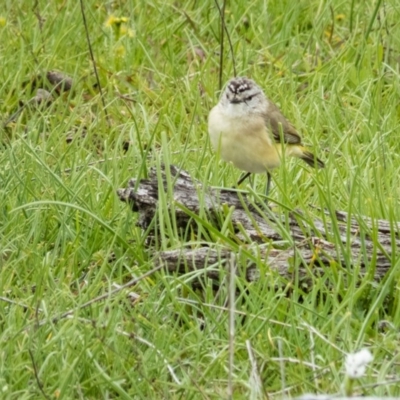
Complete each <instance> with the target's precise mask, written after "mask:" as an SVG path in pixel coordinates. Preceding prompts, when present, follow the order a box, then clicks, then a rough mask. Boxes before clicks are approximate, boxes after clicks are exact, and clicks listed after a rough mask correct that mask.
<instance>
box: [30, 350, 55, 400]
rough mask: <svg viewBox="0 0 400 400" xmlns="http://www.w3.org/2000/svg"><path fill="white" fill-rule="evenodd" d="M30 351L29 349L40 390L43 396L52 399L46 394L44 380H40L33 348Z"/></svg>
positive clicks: (48, 399)
mask: <svg viewBox="0 0 400 400" xmlns="http://www.w3.org/2000/svg"><path fill="white" fill-rule="evenodd" d="M28 351H29V356H30V357H31V361H32V367H33V373H34V374H35V379H36V382H37V384H38V387H39V390H40V392H41V393H42V395H43V397H44V398H45V399H47V400H50V397H49V396H48V395H47V394H46V392H45V391H44V389H43V384H42V382H40V379H39V375H38V371H37V367H36V363H35V359H34V358H33V353H32V351H31V349H28Z"/></svg>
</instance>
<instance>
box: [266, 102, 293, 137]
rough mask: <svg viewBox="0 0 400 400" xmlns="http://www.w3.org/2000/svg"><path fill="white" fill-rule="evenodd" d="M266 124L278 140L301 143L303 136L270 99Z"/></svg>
mask: <svg viewBox="0 0 400 400" xmlns="http://www.w3.org/2000/svg"><path fill="white" fill-rule="evenodd" d="M264 120H265V124H266V125H267V127H268V128H269V129H270V132H271V133H272V136H273V137H274V139H275V140H276V141H277V142H281V141H282V139H283V142H284V143H288V144H301V137H300V135H299V134H298V133H297V131H296V129H295V128H294V126H293V125H292V124H291V123H290V122H289V121H288V120H287V119H286V118H285V117H284V115H283V114H282V113H281V111H280V110H279V108H278V107H277V106H276V105H275V104H274V103H272V101H269V104H268V112H267V113H265V117H264Z"/></svg>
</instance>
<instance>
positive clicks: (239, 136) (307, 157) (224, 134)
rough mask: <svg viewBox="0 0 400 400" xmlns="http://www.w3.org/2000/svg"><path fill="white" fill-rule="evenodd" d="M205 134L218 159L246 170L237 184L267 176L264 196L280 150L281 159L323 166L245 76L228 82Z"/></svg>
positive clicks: (268, 187) (274, 106)
mask: <svg viewBox="0 0 400 400" xmlns="http://www.w3.org/2000/svg"><path fill="white" fill-rule="evenodd" d="M208 132H209V134H210V139H211V144H212V146H213V147H214V149H215V150H219V151H220V154H221V157H222V159H223V160H225V161H228V162H232V163H233V165H234V166H235V167H237V168H239V169H241V170H243V171H246V174H245V175H244V176H243V177H242V178H241V179H240V180H239V182H238V185H240V184H241V183H242V182H243V181H244V180H245V179H246V178H247V177H248V176H249V175H250V174H251V173H262V172H266V173H267V190H266V192H267V196H268V194H269V189H270V185H271V171H272V170H273V169H274V168H276V167H279V165H280V163H281V157H282V152H283V151H284V152H285V156H293V157H298V158H301V159H302V160H304V161H305V162H306V163H307V164H309V165H311V166H312V167H318V168H323V167H324V163H323V162H322V161H321V160H320V159H319V158H317V157H316V156H314V154H312V153H311V152H309V151H308V150H307V149H306V148H304V147H303V146H302V144H301V137H300V135H299V134H298V133H297V131H296V129H295V128H294V127H293V125H292V124H291V123H290V122H289V121H288V120H287V119H286V118H285V117H284V115H283V114H282V113H281V111H280V110H279V108H278V107H277V106H276V105H275V104H274V103H273V102H272V101H271V100H269V99H268V98H267V97H266V96H265V94H264V93H263V91H262V90H261V88H260V87H259V86H258V85H257V84H256V83H255V82H254V81H253V80H251V79H248V78H246V77H238V78H233V79H231V80H230V81H229V82H228V84H227V86H226V88H225V90H224V92H223V93H222V96H221V98H220V100H219V102H218V104H217V105H216V106H215V107H214V108H213V109H212V110H211V111H210V115H209V117H208ZM282 143H284V145H282Z"/></svg>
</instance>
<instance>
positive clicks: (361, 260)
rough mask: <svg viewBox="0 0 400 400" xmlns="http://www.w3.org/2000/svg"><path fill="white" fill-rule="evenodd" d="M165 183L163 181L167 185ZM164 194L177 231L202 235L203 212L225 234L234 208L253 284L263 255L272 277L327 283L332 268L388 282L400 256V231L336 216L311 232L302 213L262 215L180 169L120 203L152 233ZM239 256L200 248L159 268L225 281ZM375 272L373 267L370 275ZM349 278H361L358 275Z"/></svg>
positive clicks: (131, 187) (135, 186) (152, 177)
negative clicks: (223, 273)
mask: <svg viewBox="0 0 400 400" xmlns="http://www.w3.org/2000/svg"><path fill="white" fill-rule="evenodd" d="M166 172H168V173H166ZM158 176H161V177H162V179H161V180H162V181H161V182H159V180H158ZM167 180H170V181H171V182H173V185H172V187H173V192H172V193H170V194H169V195H168V190H167V188H168V185H167ZM169 187H171V185H169ZM160 191H163V195H165V196H167V198H168V205H169V210H171V206H172V205H173V209H174V218H175V221H176V224H177V227H178V228H180V229H182V231H186V230H187V228H188V225H191V224H192V225H193V227H195V219H193V215H199V213H200V212H202V213H203V215H204V213H205V214H206V215H207V217H208V218H209V219H208V220H209V221H210V220H211V221H212V223H213V225H214V226H215V227H218V226H219V222H218V221H220V220H221V218H218V215H221V213H222V212H223V210H225V212H226V209H227V207H228V208H230V207H232V209H233V211H232V214H231V224H232V226H233V227H234V236H235V237H234V238H232V239H233V240H234V241H235V242H236V243H239V244H240V246H238V247H240V248H241V249H243V252H244V253H245V254H247V255H248V262H247V263H246V269H245V270H246V278H247V279H248V280H249V281H252V280H255V279H257V278H258V277H259V269H260V268H259V267H260V264H259V257H258V258H257V257H256V255H255V254H254V256H253V257H252V256H251V252H252V251H253V253H254V251H255V250H256V252H258V254H260V255H261V256H262V260H263V265H265V266H267V270H268V271H271V272H276V273H278V274H279V275H281V276H284V277H287V278H291V277H293V274H294V273H296V274H298V277H299V278H305V277H308V278H310V276H320V275H323V273H324V270H325V268H330V267H333V266H336V267H338V266H345V267H359V272H360V274H364V275H365V274H366V273H367V270H368V271H372V273H371V272H369V273H370V274H371V276H370V277H369V278H370V279H371V280H373V279H375V280H380V279H381V278H382V277H383V276H384V275H385V274H386V272H387V271H388V270H389V268H390V267H391V264H392V252H393V250H395V251H398V250H399V248H400V240H399V238H398V225H397V223H395V224H393V223H391V222H390V221H386V220H373V219H370V218H366V217H362V218H361V217H355V216H349V215H348V214H347V213H346V212H344V211H336V212H334V213H331V214H329V215H328V216H326V217H325V218H323V219H318V218H315V219H314V220H313V221H312V223H311V224H310V223H309V218H308V219H306V218H303V217H302V213H301V212H300V211H299V210H294V211H293V212H291V213H289V215H286V216H282V215H278V214H276V213H274V212H272V211H271V210H270V209H268V208H266V207H264V208H262V207H255V206H254V205H253V204H252V203H251V202H249V201H248V200H247V199H246V196H245V195H244V194H243V193H240V192H239V191H235V190H221V189H215V188H212V187H207V188H205V187H204V186H203V185H202V184H201V182H199V181H196V180H193V179H192V178H191V177H190V175H189V174H188V173H187V172H185V171H182V170H179V169H178V168H177V167H175V166H171V167H170V168H169V171H166V170H165V169H163V170H162V171H159V173H157V170H156V169H151V170H150V172H149V177H148V179H141V180H137V179H131V180H130V181H129V183H128V186H127V188H125V189H119V190H118V196H119V198H120V199H121V201H124V202H126V203H129V204H130V206H131V208H132V211H134V212H137V213H138V221H137V224H138V226H140V227H141V228H142V229H147V228H148V227H149V226H150V224H151V222H152V221H153V219H154V217H155V215H156V213H157V206H158V198H159V194H160ZM191 214H193V215H191ZM337 233H339V235H340V240H341V244H340V245H339V246H338V245H337V244H335V243H333V242H331V241H330V238H332V237H333V236H334V235H335V236H336V235H337ZM260 244H263V246H260ZM266 244H269V245H266ZM232 251H233V250H232V246H226V247H224V246H223V245H221V244H219V245H217V244H215V243H207V245H205V246H203V247H198V248H190V249H188V248H183V249H179V250H170V251H162V252H159V253H158V255H157V262H158V263H161V264H164V265H165V267H166V268H167V269H168V270H169V271H178V272H185V271H196V270H204V271H205V272H206V274H207V276H208V277H211V278H218V275H219V270H220V269H219V268H218V266H220V265H221V264H224V263H225V261H226V260H229V259H230V255H231V253H232ZM394 256H395V255H393V257H394ZM257 260H258V261H257ZM371 264H373V267H372V268H368V269H367V268H366V267H367V266H368V267H371ZM348 271H349V273H353V271H354V268H348Z"/></svg>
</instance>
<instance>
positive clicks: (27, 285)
mask: <svg viewBox="0 0 400 400" xmlns="http://www.w3.org/2000/svg"><path fill="white" fill-rule="evenodd" d="M85 9H86V13H87V20H88V25H89V31H90V36H91V40H92V45H93V50H94V54H95V57H96V63H97V67H98V70H99V74H100V81H101V85H102V87H103V91H104V100H105V102H106V111H107V114H108V116H109V123H108V122H107V118H106V114H105V110H104V109H103V107H102V103H101V99H100V97H99V94H98V90H97V89H96V87H95V86H94V85H95V83H96V81H95V78H94V74H93V68H92V64H91V61H90V58H89V55H88V47H87V43H86V41H85V32H84V27H83V23H82V16H81V12H80V7H79V4H78V3H77V2H42V1H39V2H37V3H36V5H32V2H28V1H21V2H11V1H7V2H6V3H5V6H4V7H3V8H2V10H1V12H0V51H1V54H2V68H1V69H0V82H2V84H1V86H0V99H1V101H0V110H1V114H2V120H3V121H5V120H6V119H7V118H8V117H9V116H10V115H11V114H12V113H14V112H15V111H16V110H17V109H18V107H19V102H21V101H22V102H26V101H28V100H29V99H30V98H31V97H32V96H33V95H34V94H35V85H37V82H38V81H39V80H40V79H42V78H43V77H44V75H45V73H46V72H47V71H49V70H54V69H57V70H61V71H63V72H64V73H66V74H68V75H69V76H71V77H72V79H73V81H74V88H73V91H71V92H70V93H65V94H63V95H62V96H59V97H57V96H55V97H56V100H55V101H54V102H53V103H52V105H51V106H50V107H49V108H42V109H38V110H37V109H34V108H29V107H27V108H25V109H24V110H23V112H22V113H21V114H20V115H19V117H18V118H17V119H16V120H15V121H14V122H12V123H10V124H8V125H7V127H5V128H4V127H2V128H1V131H0V132H1V133H0V135H1V142H2V149H1V152H0V182H1V185H0V213H1V216H0V266H1V275H0V278H1V279H0V293H1V296H2V300H1V301H0V323H1V331H0V332H1V333H0V341H1V349H2V350H1V357H0V360H1V361H0V371H1V373H0V391H1V393H2V394H1V397H2V398H7V399H14V398H18V399H33V398H40V397H47V398H58V399H71V398H76V399H109V398H117V397H118V398H125V399H136V398H137V399H140V398H176V399H178V398H185V399H197V398H210V399H213V398H215V399H219V398H228V396H229V394H228V380H229V376H228V375H229V374H228V370H229V364H228V360H229V331H228V323H229V313H228V311H227V309H226V298H227V295H228V291H229V290H228V288H227V285H226V282H227V279H228V277H227V275H226V271H225V269H223V268H219V266H218V265H217V266H214V267H215V268H219V269H220V274H221V279H222V281H223V282H224V284H222V285H221V289H220V291H219V293H218V294H216V293H215V291H214V290H213V288H212V285H211V282H207V284H206V286H205V288H204V290H202V291H198V290H194V289H193V288H192V285H191V283H192V282H193V280H194V279H195V278H196V274H195V273H188V274H185V275H181V276H176V275H168V274H166V273H164V272H158V273H157V274H155V275H152V276H150V277H148V278H146V279H142V280H141V281H140V282H139V283H138V284H137V285H135V286H134V287H132V288H131V289H128V290H124V291H121V292H120V293H118V294H117V295H115V296H113V297H112V296H110V297H108V298H106V299H105V300H104V301H102V302H97V303H94V304H92V305H91V306H90V307H86V308H80V306H81V305H83V304H85V303H86V302H87V301H90V300H91V299H93V298H95V297H97V296H99V295H102V294H104V293H107V292H108V291H111V290H113V289H115V288H116V287H117V286H116V285H122V284H124V283H126V282H128V281H129V280H131V279H133V278H135V277H140V276H141V275H143V274H144V273H146V271H148V270H150V269H151V268H153V266H154V256H155V251H156V250H158V249H162V250H168V249H179V248H182V247H186V246H190V247H193V248H196V247H199V246H200V245H201V244H202V243H203V244H204V242H206V243H207V244H209V245H211V246H214V247H215V248H228V249H232V250H234V251H235V252H237V253H238V254H239V260H240V262H239V267H243V266H245V265H246V263H247V262H248V259H249V257H250V256H251V257H252V259H253V260H255V261H256V262H257V264H258V265H259V267H260V270H261V273H262V276H263V277H264V278H263V279H260V280H259V281H257V282H254V283H252V284H250V285H249V286H248V287H247V290H246V291H244V290H243V291H241V292H240V294H239V295H238V298H237V299H236V305H235V307H236V320H235V322H236V332H235V343H234V344H235V353H234V365H233V388H234V394H233V397H234V398H263V397H264V396H265V397H266V396H267V395H268V397H269V398H281V397H283V395H284V393H285V394H286V395H290V396H296V395H300V394H302V393H306V392H318V393H341V392H342V390H343V382H344V380H345V379H344V367H343V365H344V359H345V354H346V353H348V352H352V351H356V350H358V349H360V348H362V347H369V348H370V349H371V351H372V353H373V355H374V362H373V363H372V366H371V367H370V368H368V372H367V374H366V376H365V377H363V378H362V379H360V380H359V381H357V382H356V386H357V385H359V386H362V387H363V388H364V389H362V391H363V392H364V393H366V394H368V395H372V396H400V385H399V384H398V381H397V383H386V384H383V383H382V382H386V381H395V380H396V379H397V380H398V379H399V375H398V372H397V371H398V364H399V356H398V351H397V347H398V345H397V344H398V329H397V328H398V326H399V325H400V296H399V295H400V291H399V284H398V282H399V258H398V257H397V255H396V251H393V254H392V256H391V265H392V266H391V269H390V270H389V272H388V273H387V275H386V277H385V278H384V279H383V280H382V281H381V282H374V281H373V280H372V279H371V276H373V272H374V270H375V268H376V264H375V263H374V260H372V261H371V262H370V263H368V266H367V271H366V275H365V276H364V275H361V274H360V263H361V260H354V259H353V258H352V255H351V254H350V253H349V251H348V249H347V248H346V246H344V245H342V244H341V242H340V238H339V237H338V231H337V230H335V229H333V230H332V232H331V236H330V238H329V239H330V240H331V241H332V242H333V243H335V244H336V246H337V248H338V249H339V250H340V252H341V253H342V254H343V255H344V258H345V260H346V262H345V263H343V265H338V264H332V265H331V266H330V267H327V268H326V274H325V275H324V276H323V277H319V278H317V277H313V276H312V270H311V271H310V277H311V278H312V282H313V285H312V287H309V288H308V289H307V290H305V288H304V287H303V286H302V285H301V284H300V283H299V282H297V281H296V280H294V281H293V282H288V281H286V280H284V279H283V278H281V277H280V276H277V275H276V274H273V273H272V272H271V270H270V269H269V266H268V265H265V264H264V263H263V262H262V260H261V257H260V248H259V247H258V246H256V245H255V244H253V243H240V242H239V241H237V240H235V236H234V235H233V233H232V228H231V226H230V223H229V215H230V214H229V210H225V212H224V213H222V214H221V216H220V218H221V226H223V229H222V231H219V230H218V228H217V227H215V226H212V225H211V226H210V224H211V221H208V219H207V218H208V217H207V215H205V213H200V214H199V215H198V216H197V217H196V223H197V228H196V229H194V230H192V231H190V232H186V234H185V235H184V236H183V237H182V235H181V234H180V233H179V231H178V229H177V227H176V224H175V221H174V218H173V216H172V217H171V216H169V215H168V213H167V202H168V196H169V195H170V193H171V190H172V184H170V185H169V190H167V191H166V193H163V191H160V194H163V196H161V198H160V207H159V212H158V214H157V217H156V220H155V221H154V224H155V225H157V226H158V227H159V236H158V237H157V239H158V248H157V249H154V248H150V249H149V248H147V247H146V246H145V243H146V238H147V236H148V234H149V232H143V231H142V230H141V229H140V228H139V227H137V226H135V223H136V215H135V214H134V213H132V212H131V211H130V210H129V207H127V206H126V204H123V203H121V202H120V201H119V199H118V198H117V196H116V190H117V189H118V188H120V187H124V186H125V185H126V183H127V181H128V180H129V179H130V178H132V177H136V178H137V177H146V176H147V173H148V170H149V168H150V167H156V168H158V170H159V169H160V165H161V164H162V163H167V164H168V163H169V164H175V165H178V166H179V167H182V168H184V169H185V170H186V171H189V173H190V174H191V175H192V176H193V177H194V178H197V179H199V180H200V181H202V182H204V184H206V185H213V186H219V187H231V186H232V185H234V183H235V181H236V180H237V179H238V176H239V171H237V170H235V169H234V168H233V167H232V166H230V165H227V164H225V163H223V162H221V161H219V160H218V159H217V157H216V156H215V154H213V152H212V151H210V145H209V143H208V133H207V115H208V112H209V110H210V109H211V107H212V106H213V105H214V104H215V103H216V101H217V99H218V96H219V92H218V80H219V34H220V28H219V16H218V12H217V10H216V8H215V4H214V2H213V1H211V0H206V1H202V2H193V1H182V2H178V3H177V2H174V1H169V0H165V1H161V0H159V1H157V0H156V1H148V0H141V1H139V2H114V3H111V2H106V3H104V4H103V3H102V2H94V1H91V0H88V1H87V2H85ZM112 15H114V16H116V17H126V18H127V20H126V21H125V22H123V21H120V22H121V25H118V23H117V22H118V21H117V22H116V21H115V20H114V22H113V21H112V20H110V19H109V18H110V16H112ZM399 15H400V8H399V7H398V5H397V3H396V2H395V1H394V0H389V1H385V2H383V1H375V2H345V1H339V0H332V1H326V2H321V1H316V0H312V1H298V2H291V1H269V2H266V1H265V2H256V1H253V2H233V1H232V2H229V3H228V5H227V9H226V24H227V27H228V30H229V32H230V35H231V38H232V42H233V47H234V51H235V59H236V64H237V69H238V74H240V75H248V76H251V77H252V78H254V79H255V80H256V81H257V82H258V83H259V84H260V85H261V86H262V87H263V88H264V89H265V92H266V93H267V94H268V95H269V97H270V98H271V99H272V100H273V101H274V102H276V103H277V104H278V105H279V106H280V107H281V108H282V110H283V111H284V113H285V114H286V115H287V117H288V118H289V119H290V120H291V121H292V122H293V124H294V125H295V126H296V127H297V128H298V129H299V131H301V133H302V135H303V137H304V141H305V142H306V143H307V144H308V145H309V147H310V148H311V149H312V150H313V151H315V152H316V153H317V154H318V155H319V156H320V158H322V159H323V160H324V161H325V162H326V168H325V169H324V170H321V171H314V170H310V169H309V168H308V167H306V166H304V165H303V164H301V163H298V162H294V161H292V160H285V161H286V168H281V169H279V170H277V171H275V172H274V186H273V190H272V193H271V197H272V198H273V199H276V200H277V201H278V202H279V204H280V206H279V207H278V208H277V212H279V213H282V215H285V213H286V212H287V210H290V209H293V208H298V209H300V210H302V211H303V213H304V215H305V218H306V221H308V222H309V223H312V220H313V218H314V217H315V216H319V217H321V218H328V217H324V216H323V215H319V212H318V210H317V209H315V208H313V207H310V205H313V206H315V207H318V208H320V209H326V210H327V211H328V213H331V215H333V212H334V210H344V211H347V212H349V213H351V214H352V215H353V216H355V217H356V218H359V219H361V218H362V216H369V217H372V218H385V219H388V220H390V221H391V223H392V226H393V233H392V236H393V239H395V238H397V235H398V227H397V221H400V215H399V213H400V212H399V210H400V209H399V206H398V198H399V197H400V189H399V188H400V180H399V177H400V148H399V146H400V144H399V140H398V134H397V131H398V127H399V123H398V121H399V117H400V108H399V100H398V98H399V90H400V80H399V64H398V58H399V52H400V25H399V23H398V20H399ZM107 21H108V22H109V24H108V25H110V24H111V26H108V25H107V23H106V22H107ZM332 25H333V26H332ZM225 49H226V54H225V67H224V71H223V76H224V80H225V81H226V80H228V79H229V78H230V77H231V76H232V74H233V69H232V62H231V55H230V54H229V53H228V51H227V49H228V46H225ZM67 138H70V139H72V141H70V140H67ZM127 143H129V144H130V145H129V148H128V149H127V150H126V144H127ZM243 188H245V189H246V188H247V189H248V190H250V191H253V190H254V195H255V196H256V195H257V193H263V192H264V189H265V177H264V176H257V177H256V178H255V182H254V189H253V188H251V187H249V186H247V187H246V186H244V187H243ZM328 219H329V218H328ZM279 229H280V231H281V232H282V236H283V237H285V238H286V242H283V243H282V246H287V247H289V246H290V244H291V242H290V240H291V237H290V229H288V228H287V227H286V226H285V223H282V226H281V227H280V228H279ZM363 229H364V230H363V234H369V235H373V237H375V241H376V246H377V248H378V244H377V240H378V239H377V237H376V232H375V231H374V230H372V231H371V230H369V229H367V228H366V227H364V228H363ZM393 242H394V240H393ZM268 246H269V244H268V243H265V244H263V245H262V246H260V247H261V248H263V247H264V248H265V249H268ZM394 249H395V248H394ZM364 250H365V249H364ZM294 269H295V266H294ZM310 269H311V268H310ZM236 284H237V285H238V286H239V287H242V288H243V287H244V285H245V282H244V279H243V277H238V278H237V280H236ZM69 310H76V311H75V312H73V313H72V314H71V315H70V316H69V317H68V318H64V319H61V320H59V321H58V322H54V321H53V318H54V317H56V316H58V315H60V314H62V313H64V312H66V311H69ZM244 316H245V317H244ZM249 344H250V347H251V349H252V351H253V355H254V359H255V360H256V364H257V373H258V376H259V378H260V380H261V383H262V393H264V394H262V393H260V392H259V391H257V390H255V388H256V385H255V384H254V382H255V381H254V379H255V375H254V373H253V374H252V373H251V367H252V365H251V361H250V358H251V357H250V355H249V347H248V346H249ZM377 383H378V385H375V386H374V384H377ZM379 383H381V384H379ZM355 392H358V389H355Z"/></svg>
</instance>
